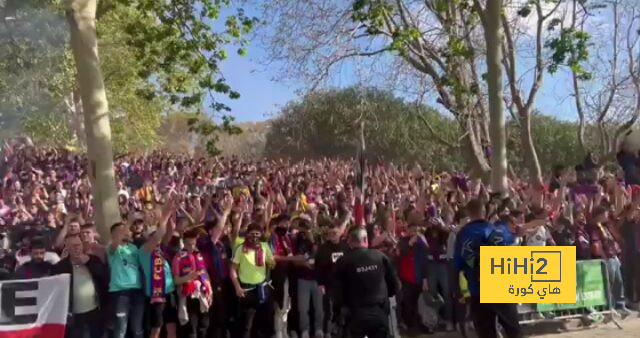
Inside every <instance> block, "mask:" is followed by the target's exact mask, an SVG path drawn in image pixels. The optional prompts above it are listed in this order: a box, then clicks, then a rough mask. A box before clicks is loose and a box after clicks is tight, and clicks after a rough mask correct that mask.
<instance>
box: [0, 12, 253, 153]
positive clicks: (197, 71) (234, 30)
mask: <svg viewBox="0 0 640 338" xmlns="http://www.w3.org/2000/svg"><path fill="white" fill-rule="evenodd" d="M98 5H99V8H98V12H97V30H98V36H99V51H100V55H101V56H100V61H101V67H102V68H103V71H104V77H105V86H106V87H107V94H108V99H109V101H110V109H111V111H110V117H111V120H112V124H113V126H112V129H113V139H114V143H115V148H116V151H120V152H123V151H131V150H137V149H148V148H149V147H153V146H154V145H156V144H158V142H160V141H161V138H160V137H159V136H158V134H157V131H158V127H159V126H160V124H161V120H162V118H163V116H164V115H166V114H167V113H169V112H171V111H178V110H179V111H189V112H194V113H197V114H204V115H209V116H210V117H211V118H209V119H198V120H192V126H191V130H192V131H194V132H199V133H201V134H203V135H204V136H206V138H205V140H204V142H205V143H206V144H207V148H208V149H209V150H210V152H212V153H215V152H217V151H218V150H217V148H216V144H215V142H216V140H217V139H218V135H217V134H218V133H220V132H230V133H238V132H239V130H238V128H236V127H234V124H233V118H232V117H231V116H229V111H230V109H229V107H227V106H226V105H225V104H223V103H222V102H221V101H220V97H221V96H226V97H228V98H231V99H236V98H238V97H239V96H240V94H239V93H238V92H236V91H234V90H233V89H232V88H231V87H230V86H229V85H228V84H227V82H226V80H225V77H224V75H223V74H222V72H221V70H220V63H221V62H223V61H224V60H225V59H226V58H227V57H228V52H227V48H229V47H231V48H236V49H237V50H236V51H235V52H236V53H238V54H240V55H244V54H246V49H245V45H246V40H245V36H246V34H247V33H249V32H250V31H251V30H252V28H253V25H254V21H255V20H254V19H252V18H249V17H247V16H246V15H245V14H244V12H243V11H242V9H237V10H236V11H235V13H233V12H232V11H233V10H234V8H233V7H232V3H231V1H230V0H224V1H217V0H174V1H155V0H136V1H133V0H101V1H99V2H98ZM225 12H226V13H232V14H223V13H225ZM0 13H2V18H6V17H9V18H10V19H9V20H7V19H5V20H4V21H5V25H0V56H1V58H0V60H1V61H0V79H1V80H0V103H2V106H3V107H10V108H9V109H8V111H3V116H2V120H3V122H4V123H5V124H6V125H7V126H9V124H10V127H11V128H17V127H23V128H26V131H27V132H28V133H29V134H32V135H33V136H36V137H35V138H36V139H38V138H40V139H43V140H46V139H47V137H46V136H49V135H48V134H47V133H44V134H43V133H42V131H43V128H44V130H46V128H49V129H50V130H60V131H64V132H61V133H60V135H59V140H61V141H60V142H59V143H73V141H74V140H73V135H74V133H73V127H72V125H73V123H72V120H73V116H74V115H77V114H76V113H77V111H74V109H75V108H77V107H78V106H79V105H73V102H72V101H73V100H72V94H73V91H74V88H75V86H76V81H75V73H74V69H73V67H71V65H72V63H70V62H69V61H70V57H69V53H68V48H69V46H68V28H67V25H66V22H65V20H64V14H65V13H64V7H63V2H62V1H60V0H48V1H35V0H26V1H22V0H4V1H0ZM234 46H235V47H234ZM80 115H81V114H80ZM51 116H59V117H60V118H59V119H52V118H51ZM216 121H217V122H216ZM196 122H197V123H196ZM52 123H54V124H55V125H52ZM47 126H49V127H47ZM41 136H42V137H41ZM64 138H68V139H66V140H64V141H62V139H64Z"/></svg>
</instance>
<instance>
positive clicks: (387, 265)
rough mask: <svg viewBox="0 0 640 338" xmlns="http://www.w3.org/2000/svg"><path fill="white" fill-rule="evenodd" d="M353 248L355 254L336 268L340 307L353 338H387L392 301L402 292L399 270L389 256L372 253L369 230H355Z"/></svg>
mask: <svg viewBox="0 0 640 338" xmlns="http://www.w3.org/2000/svg"><path fill="white" fill-rule="evenodd" d="M349 245H350V246H351V248H353V250H352V251H350V252H349V253H347V254H346V255H345V256H344V257H342V258H341V259H340V260H338V264H337V265H336V267H335V272H334V278H335V281H334V285H333V286H334V293H335V297H336V298H335V300H336V303H337V304H339V305H340V307H341V308H342V307H344V308H346V309H347V311H348V316H349V319H348V322H349V331H350V336H351V337H352V338H364V337H365V336H366V337H369V338H386V337H387V336H388V335H389V297H392V296H394V295H395V294H396V291H397V289H398V282H397V276H396V273H395V270H394V269H393V266H392V264H391V262H390V261H389V259H388V258H387V256H385V255H384V254H382V253H381V252H380V251H377V250H371V249H368V246H369V242H368V238H367V231H366V230H364V229H361V228H357V229H355V230H353V231H352V232H351V234H350V235H349Z"/></svg>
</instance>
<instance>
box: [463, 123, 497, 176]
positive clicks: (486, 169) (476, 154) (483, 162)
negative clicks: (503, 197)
mask: <svg viewBox="0 0 640 338" xmlns="http://www.w3.org/2000/svg"><path fill="white" fill-rule="evenodd" d="M464 125H465V128H464V129H463V130H466V131H467V135H466V136H465V137H463V139H462V151H463V154H464V157H465V162H466V163H467V164H468V165H469V171H470V173H471V176H472V177H474V178H479V179H481V180H482V181H483V182H488V181H489V179H490V172H491V167H490V166H489V163H488V162H487V157H486V156H485V153H484V151H483V149H482V145H481V144H480V141H479V140H478V137H477V136H476V135H475V133H474V128H473V123H472V121H471V120H467V121H466V122H464Z"/></svg>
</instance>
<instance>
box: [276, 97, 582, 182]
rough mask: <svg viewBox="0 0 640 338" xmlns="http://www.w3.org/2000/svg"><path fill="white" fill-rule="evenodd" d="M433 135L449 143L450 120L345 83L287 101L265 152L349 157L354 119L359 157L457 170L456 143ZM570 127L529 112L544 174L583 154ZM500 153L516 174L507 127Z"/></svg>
mask: <svg viewBox="0 0 640 338" xmlns="http://www.w3.org/2000/svg"><path fill="white" fill-rule="evenodd" d="M418 114H421V115H422V117H424V118H425V119H426V120H427V121H428V122H429V124H430V125H431V127H432V128H433V131H434V132H435V134H437V136H438V137H440V138H442V139H445V140H456V139H457V137H458V136H457V135H460V131H459V130H458V124H457V123H455V122H454V121H452V120H450V119H447V118H444V117H443V116H441V115H440V114H439V113H437V112H436V111H434V110H432V109H430V108H429V107H424V106H423V107H419V108H418V109H417V108H416V106H415V105H411V104H408V103H406V102H404V101H403V100H402V99H400V98H398V97H395V96H394V95H393V94H391V93H389V92H384V91H380V90H375V89H361V88H348V89H343V90H329V91H324V92H316V93H311V94H308V95H306V96H304V97H303V98H302V99H301V100H300V101H294V102H290V103H289V104H288V105H286V106H285V107H284V108H283V109H282V111H281V112H280V114H279V115H278V117H277V118H276V119H274V120H273V121H272V122H271V128H270V130H269V132H268V133H267V137H266V146H265V155H267V156H270V157H293V158H320V157H324V156H328V157H332V156H338V157H343V158H350V157H353V156H354V155H355V152H356V149H357V145H356V141H357V135H358V128H359V124H358V122H357V121H358V119H359V118H360V117H361V116H362V118H364V119H365V139H366V146H367V155H368V156H369V157H371V158H372V159H375V158H378V157H382V158H385V159H387V160H393V161H396V162H414V161H417V162H419V163H421V164H422V165H424V166H426V167H430V168H434V169H437V170H452V169H464V168H465V164H464V163H463V156H462V154H461V150H460V149H459V148H450V147H447V146H444V145H442V143H440V142H439V140H438V139H437V137H436V135H434V133H432V132H431V131H430V130H429V129H428V128H427V127H426V126H425V124H424V123H423V121H422V119H421V118H420V117H419V115H418ZM577 128H578V127H577V125H576V124H575V123H573V122H566V121H559V120H557V119H555V118H553V117H549V116H546V115H540V114H535V115H534V116H533V120H532V133H533V135H534V143H535V146H536V149H537V151H538V157H539V158H540V164H541V166H542V169H543V170H544V171H545V172H548V171H549V170H551V169H552V167H553V166H554V165H556V164H565V165H574V164H576V163H578V162H579V161H581V160H582V159H583V158H584V154H582V153H581V151H580V146H579V144H578V139H577V133H576V132H577ZM507 133H508V139H507V150H508V154H509V156H510V157H511V159H510V163H511V165H512V166H513V168H514V169H515V170H516V172H520V171H522V170H524V168H525V163H524V162H523V160H522V156H521V154H522V151H521V142H520V128H519V127H518V125H517V124H516V123H515V122H514V121H509V122H508V124H507Z"/></svg>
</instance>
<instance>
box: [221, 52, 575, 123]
mask: <svg viewBox="0 0 640 338" xmlns="http://www.w3.org/2000/svg"><path fill="white" fill-rule="evenodd" d="M248 50H249V53H248V55H247V56H245V57H242V56H238V55H236V54H235V53H229V55H230V57H229V59H227V60H225V61H224V62H223V65H222V70H223V74H224V76H225V77H226V79H227V81H228V83H229V85H231V87H232V88H234V90H236V91H238V92H240V94H241V97H240V99H238V100H229V99H222V101H223V102H225V103H227V104H228V105H229V106H230V107H231V109H232V114H233V116H235V117H236V120H237V121H238V122H246V121H261V120H265V119H268V118H270V117H273V116H274V115H275V114H277V112H278V110H279V107H281V106H283V105H284V104H286V103H287V102H288V101H290V100H292V99H295V98H297V97H298V94H297V90H298V89H299V88H300V86H296V84H295V83H294V82H293V81H287V82H283V81H275V80H273V79H274V78H275V77H277V75H278V74H277V73H276V71H277V69H278V67H270V68H268V67H266V66H265V65H264V64H263V63H262V62H261V61H262V60H263V58H264V57H265V51H264V50H263V49H262V47H261V46H260V45H259V44H257V43H251V44H250V45H249V47H248ZM336 70H337V71H338V72H340V74H339V76H338V78H340V81H339V83H340V84H341V85H342V86H348V85H350V84H353V83H354V81H355V80H354V79H351V78H350V77H351V75H350V72H349V71H348V69H346V70H342V71H341V70H340V69H336ZM544 80H545V81H544V85H543V87H542V89H541V91H540V93H539V94H538V100H537V107H538V109H539V110H540V111H541V112H543V113H545V114H549V115H553V116H555V117H557V118H559V119H563V120H573V119H575V117H576V116H575V110H574V108H573V100H572V98H571V97H570V96H569V93H570V89H571V88H570V84H571V82H570V78H569V77H568V76H567V75H566V74H565V73H563V72H559V73H558V74H555V75H551V74H548V73H546V74H545V79H544ZM525 88H527V87H525Z"/></svg>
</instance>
